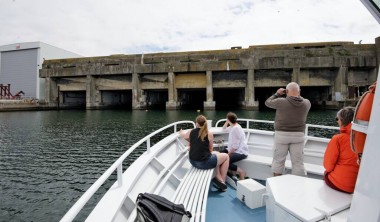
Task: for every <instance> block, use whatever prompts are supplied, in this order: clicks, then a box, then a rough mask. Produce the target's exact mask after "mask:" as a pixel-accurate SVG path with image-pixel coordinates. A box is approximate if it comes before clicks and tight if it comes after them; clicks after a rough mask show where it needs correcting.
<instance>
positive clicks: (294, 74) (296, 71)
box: [286, 67, 301, 84]
mask: <svg viewBox="0 0 380 222" xmlns="http://www.w3.org/2000/svg"><path fill="white" fill-rule="evenodd" d="M300 72H301V68H300V67H296V68H293V72H292V82H296V83H298V84H300ZM286 84H288V83H286Z"/></svg>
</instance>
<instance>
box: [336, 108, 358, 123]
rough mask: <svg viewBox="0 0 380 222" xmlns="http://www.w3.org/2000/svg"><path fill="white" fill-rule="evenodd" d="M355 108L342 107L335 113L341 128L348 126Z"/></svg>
mask: <svg viewBox="0 0 380 222" xmlns="http://www.w3.org/2000/svg"><path fill="white" fill-rule="evenodd" d="M354 113H355V108H354V107H350V106H348V107H344V108H343V109H341V110H339V111H338V113H337V117H338V118H339V119H340V121H341V123H342V125H343V126H347V125H348V124H350V123H351V122H352V120H353V118H354Z"/></svg>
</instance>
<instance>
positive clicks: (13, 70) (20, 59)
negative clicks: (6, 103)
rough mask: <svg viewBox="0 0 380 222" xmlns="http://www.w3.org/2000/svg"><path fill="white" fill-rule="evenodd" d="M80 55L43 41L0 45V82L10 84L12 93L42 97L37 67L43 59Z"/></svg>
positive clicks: (43, 84)
mask: <svg viewBox="0 0 380 222" xmlns="http://www.w3.org/2000/svg"><path fill="white" fill-rule="evenodd" d="M78 57H82V56H81V55H78V54H75V53H73V52H69V51H66V50H64V49H60V48H57V47H54V46H51V45H48V44H46V43H43V42H23V43H15V44H10V45H3V46H0V84H3V85H8V84H10V92H11V93H12V94H13V95H14V94H15V93H17V92H19V91H23V92H24V95H23V96H24V97H27V98H36V99H44V98H45V82H44V79H42V78H39V69H40V68H41V67H42V63H43V61H44V60H45V59H62V58H78Z"/></svg>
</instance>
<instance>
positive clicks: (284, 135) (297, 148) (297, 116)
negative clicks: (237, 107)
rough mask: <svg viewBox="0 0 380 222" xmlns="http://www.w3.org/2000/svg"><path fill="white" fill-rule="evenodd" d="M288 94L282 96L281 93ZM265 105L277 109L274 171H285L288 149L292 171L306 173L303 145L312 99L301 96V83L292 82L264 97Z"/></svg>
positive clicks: (301, 174) (276, 173)
mask: <svg viewBox="0 0 380 222" xmlns="http://www.w3.org/2000/svg"><path fill="white" fill-rule="evenodd" d="M283 95H284V96H285V95H286V97H282V96H283ZM265 105H266V106H267V107H269V108H272V109H275V110H276V117H275V119H274V130H275V136H274V149H273V161H272V172H273V175H274V176H279V175H282V172H283V171H284V168H285V160H286V156H287V154H288V152H289V154H290V160H291V162H292V174H295V175H300V176H305V175H306V171H305V167H304V163H303V148H304V141H305V127H306V118H307V114H308V112H309V110H310V106H311V104H310V101H309V100H308V99H304V98H302V97H301V96H300V87H299V85H298V84H297V83H295V82H291V83H289V84H288V85H287V86H286V89H284V88H279V89H278V90H277V92H276V93H275V94H274V95H273V96H271V97H269V98H268V99H267V100H266V101H265Z"/></svg>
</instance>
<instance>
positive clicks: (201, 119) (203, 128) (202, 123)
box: [196, 115, 208, 141]
mask: <svg viewBox="0 0 380 222" xmlns="http://www.w3.org/2000/svg"><path fill="white" fill-rule="evenodd" d="M196 122H197V123H198V126H199V127H200V130H199V134H198V137H199V138H200V139H201V140H202V141H204V140H205V138H206V136H208V127H207V119H206V117H205V116H203V115H199V116H198V117H197V119H196Z"/></svg>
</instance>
